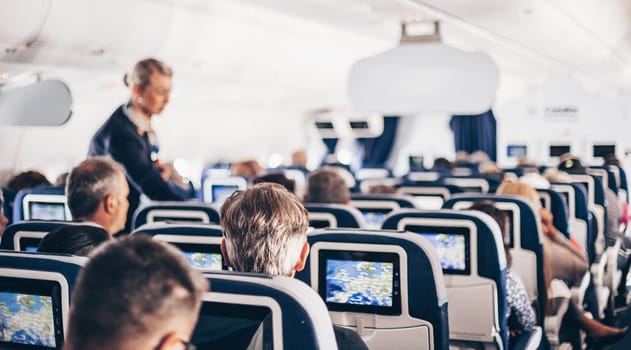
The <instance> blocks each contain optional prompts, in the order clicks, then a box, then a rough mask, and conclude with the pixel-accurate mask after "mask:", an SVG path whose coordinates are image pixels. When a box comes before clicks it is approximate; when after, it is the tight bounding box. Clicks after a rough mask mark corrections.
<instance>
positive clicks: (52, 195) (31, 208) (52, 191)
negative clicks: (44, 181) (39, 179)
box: [13, 186, 72, 222]
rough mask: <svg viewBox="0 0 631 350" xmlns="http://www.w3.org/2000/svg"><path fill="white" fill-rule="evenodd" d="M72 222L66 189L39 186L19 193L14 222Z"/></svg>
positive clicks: (14, 209) (15, 200)
mask: <svg viewBox="0 0 631 350" xmlns="http://www.w3.org/2000/svg"><path fill="white" fill-rule="evenodd" d="M22 220H62V221H63V220H67V221H70V220H72V216H71V215H70V210H69V209H68V205H67V204H66V194H65V189H64V187H49V186H39V187H33V188H28V189H24V190H21V191H19V192H18V193H17V194H16V195H15V199H14V201H13V222H18V221H22Z"/></svg>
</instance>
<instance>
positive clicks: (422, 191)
mask: <svg viewBox="0 0 631 350" xmlns="http://www.w3.org/2000/svg"><path fill="white" fill-rule="evenodd" d="M463 192H464V190H463V189H462V188H460V187H458V186H455V185H447V184H443V183H439V182H406V183H403V184H401V185H398V186H397V194H402V195H410V196H412V197H414V204H415V206H416V208H418V209H428V210H432V209H440V208H441V207H442V205H443V203H444V202H445V201H446V200H447V199H449V198H450V197H451V196H452V195H454V194H456V193H463Z"/></svg>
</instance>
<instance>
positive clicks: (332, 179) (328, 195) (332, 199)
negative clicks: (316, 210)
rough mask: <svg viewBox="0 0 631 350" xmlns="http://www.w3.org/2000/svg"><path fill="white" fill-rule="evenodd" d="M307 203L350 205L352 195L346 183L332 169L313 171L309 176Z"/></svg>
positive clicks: (325, 168)
mask: <svg viewBox="0 0 631 350" xmlns="http://www.w3.org/2000/svg"><path fill="white" fill-rule="evenodd" d="M305 202H308V203H331V204H349V203H350V202H351V193H350V191H349V189H348V187H347V185H346V182H345V181H344V178H342V176H340V175H339V174H338V172H337V171H336V170H334V169H333V168H332V167H324V168H320V169H317V170H314V171H312V172H311V173H310V174H309V176H307V194H306V195H305Z"/></svg>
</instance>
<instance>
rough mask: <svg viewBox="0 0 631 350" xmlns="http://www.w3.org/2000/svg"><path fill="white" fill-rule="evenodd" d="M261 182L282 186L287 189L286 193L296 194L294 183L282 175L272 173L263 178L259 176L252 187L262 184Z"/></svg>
mask: <svg viewBox="0 0 631 350" xmlns="http://www.w3.org/2000/svg"><path fill="white" fill-rule="evenodd" d="M263 182H272V183H277V184H279V185H282V186H283V187H285V188H286V189H287V191H289V192H291V193H294V194H295V193H296V181H294V180H292V179H288V178H287V177H286V176H285V174H283V173H272V174H267V175H263V176H259V177H257V178H256V179H254V181H253V182H252V183H253V184H254V185H256V184H259V183H263Z"/></svg>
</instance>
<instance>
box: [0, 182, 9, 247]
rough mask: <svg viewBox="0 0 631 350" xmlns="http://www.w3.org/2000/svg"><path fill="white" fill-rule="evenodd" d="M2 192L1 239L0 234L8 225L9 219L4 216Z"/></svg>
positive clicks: (0, 191)
mask: <svg viewBox="0 0 631 350" xmlns="http://www.w3.org/2000/svg"><path fill="white" fill-rule="evenodd" d="M2 192H3V191H2V190H0V237H2V234H3V233H4V230H5V229H6V228H7V224H8V223H9V219H7V218H6V216H4V195H3V193H2Z"/></svg>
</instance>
